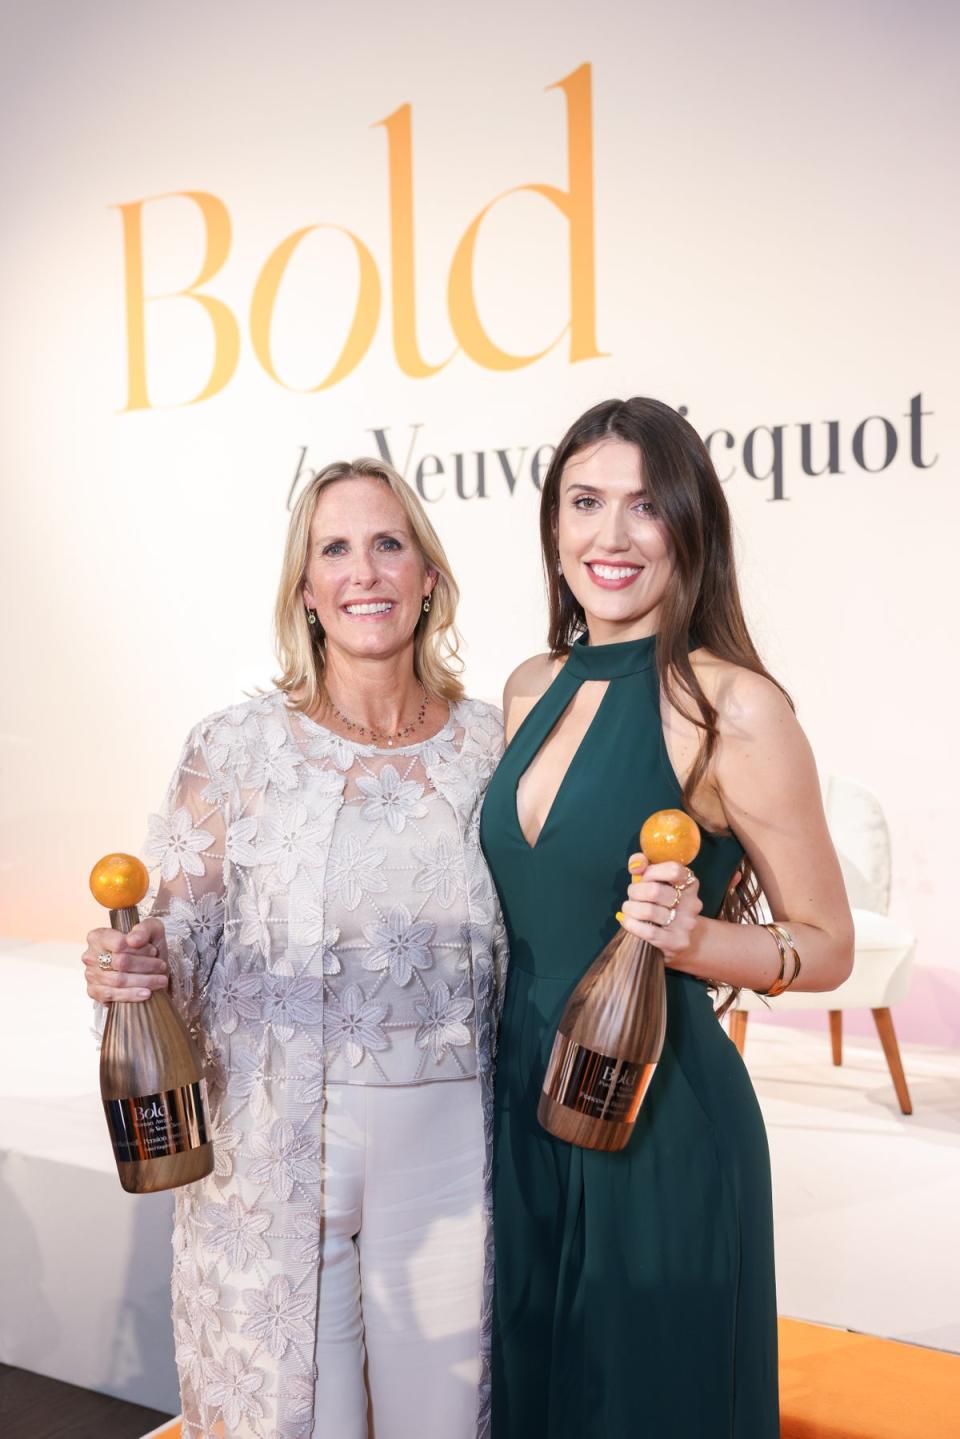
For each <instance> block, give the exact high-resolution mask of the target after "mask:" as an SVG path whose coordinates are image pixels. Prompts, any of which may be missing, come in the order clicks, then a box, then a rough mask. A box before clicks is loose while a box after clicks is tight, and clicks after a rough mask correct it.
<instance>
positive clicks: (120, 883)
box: [90, 854, 150, 909]
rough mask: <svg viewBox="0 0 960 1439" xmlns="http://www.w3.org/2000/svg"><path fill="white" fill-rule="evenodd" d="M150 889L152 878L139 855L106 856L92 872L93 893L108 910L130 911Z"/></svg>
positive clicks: (91, 887) (91, 888)
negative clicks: (138, 857)
mask: <svg viewBox="0 0 960 1439" xmlns="http://www.w3.org/2000/svg"><path fill="white" fill-rule="evenodd" d="M149 888H150V878H149V875H148V874H147V871H146V869H145V867H144V866H143V865H142V864H141V863H140V861H139V860H138V859H137V857H136V855H132V854H105V855H104V856H103V859H100V860H98V861H97V863H96V864H95V865H94V866H93V869H92V870H91V871H90V893H91V894H92V895H93V897H94V899H95V900H96V901H97V903H98V904H102V905H104V906H105V907H106V908H107V909H131V908H132V907H133V906H134V905H135V904H139V903H140V901H141V900H142V899H143V896H144V895H145V894H146V892H147V890H148V889H149Z"/></svg>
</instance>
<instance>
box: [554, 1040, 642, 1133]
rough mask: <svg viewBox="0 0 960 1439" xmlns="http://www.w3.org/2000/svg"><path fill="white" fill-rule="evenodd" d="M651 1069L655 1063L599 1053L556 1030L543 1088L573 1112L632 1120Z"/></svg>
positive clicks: (598, 1117)
mask: <svg viewBox="0 0 960 1439" xmlns="http://www.w3.org/2000/svg"><path fill="white" fill-rule="evenodd" d="M655 1069H656V1065H655V1064H639V1063H637V1061H636V1060H632V1059H618V1058H617V1057H616V1056H615V1055H611V1054H600V1053H599V1052H598V1051H597V1050H595V1049H587V1047H586V1045H583V1044H578V1043H577V1041H576V1040H575V1039H570V1038H568V1036H567V1035H565V1034H560V1033H559V1032H558V1033H557V1035H556V1037H555V1039H554V1041H553V1049H552V1050H551V1052H550V1062H549V1064H548V1065H547V1072H546V1075H545V1076H544V1081H543V1092H544V1094H546V1095H547V1096H548V1097H549V1098H550V1099H552V1100H554V1101H555V1102H556V1103H557V1104H563V1105H565V1106H566V1107H567V1109H572V1110H574V1111H575V1112H576V1113H577V1114H583V1115H587V1116H588V1117H589V1118H591V1119H607V1120H610V1121H611V1122H612V1123H616V1124H624V1123H625V1124H632V1123H633V1122H634V1120H635V1119H636V1117H637V1113H638V1111H639V1109H640V1105H641V1103H642V1102H643V1096H644V1094H645V1093H646V1089H647V1085H648V1084H649V1083H650V1080H651V1079H652V1077H653V1071H654V1070H655Z"/></svg>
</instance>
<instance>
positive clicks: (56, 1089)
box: [0, 941, 960, 1411]
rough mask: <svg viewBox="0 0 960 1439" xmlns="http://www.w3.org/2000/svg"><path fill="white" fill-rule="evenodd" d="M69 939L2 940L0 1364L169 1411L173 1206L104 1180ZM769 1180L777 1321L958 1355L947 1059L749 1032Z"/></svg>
mask: <svg viewBox="0 0 960 1439" xmlns="http://www.w3.org/2000/svg"><path fill="white" fill-rule="evenodd" d="M77 953H78V951H77V949H76V947H74V946H70V945H62V944H35V945H30V944H15V943H12V942H10V941H0V1233H2V1234H3V1248H4V1276H3V1284H2V1286H0V1362H3V1363H7V1364H15V1365H19V1366H21V1367H23V1368H25V1369H32V1370H35V1371H37V1372H39V1373H42V1374H49V1375H50V1376H52V1377H53V1378H57V1379H64V1380H67V1381H69V1382H71V1383H74V1384H81V1385H83V1386H84V1387H86V1388H92V1389H99V1390H102V1391H103V1392H105V1393H108V1394H115V1395H117V1396H118V1397H119V1398H123V1399H130V1400H132V1401H134V1402H136V1403H140V1404H146V1405H149V1406H150V1407H152V1408H156V1409H161V1410H168V1411H173V1410H175V1409H176V1408H178V1407H179V1401H178V1398H177V1392H176V1376H175V1371H174V1367H173V1345H172V1336H171V1333H170V1318H169V1311H170V1300H169V1282H168V1280H169V1272H170V1249H169V1234H170V1197H169V1196H168V1195H150V1196H145V1197H142V1198H136V1199H135V1198H133V1197H131V1196H130V1195H126V1194H124V1193H123V1191H122V1190H121V1189H120V1186H119V1184H118V1183H117V1179H116V1171H115V1169H114V1164H113V1158H112V1155H111V1152H110V1147H109V1144H108V1142H107V1136H106V1127H105V1124H104V1119H103V1112H102V1109H101V1107H100V1100H99V1092H98V1085H97V1056H96V1052H95V1049H94V1046H93V1041H92V1038H91V1034H90V1018H91V1013H90V1006H89V1004H88V1002H87V1000H86V997H85V995H84V992H83V986H82V981H81V976H80V966H79V962H78V958H77ZM746 1058H747V1064H748V1067H749V1069H750V1072H751V1074H752V1076H753V1079H754V1083H755V1085H756V1087H757V1092H758V1094H759V1096H760V1102H761V1105H762V1107H763V1111H764V1115H765V1118H766V1121H767V1126H768V1131H769V1136H770V1149H771V1155H772V1159H773V1171H774V1207H775V1213H776V1227H777V1265H778V1291H779V1304H780V1310H781V1312H782V1313H784V1314H788V1315H791V1316H794V1317H796V1318H800V1319H812V1320H818V1321H821V1322H824V1323H829V1324H835V1325H839V1326H841V1327H845V1328H850V1329H856V1330H860V1331H863V1332H866V1333H873V1334H881V1335H884V1336H886V1337H891V1338H898V1339H906V1340H910V1341H913V1342H916V1343H921V1344H929V1345H933V1346H934V1347H938V1348H943V1349H951V1350H955V1351H958V1352H960V1304H958V1301H957V1295H958V1294H960V1244H958V1242H957V1237H956V1227H957V1225H956V1216H957V1215H958V1214H960V1054H957V1053H955V1052H946V1051H940V1050H933V1049H925V1048H911V1047H909V1046H907V1047H905V1048H904V1051H903V1058H904V1067H905V1069H906V1073H907V1080H908V1083H909V1085H910V1089H911V1092H912V1095H913V1101H914V1109H915V1113H914V1115H913V1116H912V1117H911V1118H904V1117H903V1116H902V1115H901V1114H900V1113H899V1110H898V1109H897V1105H896V1100H895V1098H894V1094H893V1088H892V1085H891V1084H890V1079H889V1076H888V1074H887V1071H886V1067H885V1065H884V1061H883V1056H882V1054H881V1051H880V1047H879V1044H874V1043H870V1042H868V1041H866V1040H856V1041H851V1042H849V1043H848V1044H847V1045H846V1046H845V1063H844V1066H843V1068H842V1069H835V1068H834V1067H833V1065H832V1064H831V1062H830V1049H829V1041H828V1038H827V1034H826V1020H824V1033H823V1035H822V1036H817V1035H813V1034H811V1033H810V1032H809V1031H801V1030H793V1029H787V1028H784V1027H780V1026H773V1025H770V1024H766V1023H752V1024H751V1028H750V1032H749V1034H748V1037H747V1048H746Z"/></svg>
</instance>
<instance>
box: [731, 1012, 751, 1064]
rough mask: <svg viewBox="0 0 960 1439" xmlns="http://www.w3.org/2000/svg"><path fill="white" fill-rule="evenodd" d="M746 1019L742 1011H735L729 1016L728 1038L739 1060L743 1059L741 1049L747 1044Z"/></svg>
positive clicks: (746, 1015)
mask: <svg viewBox="0 0 960 1439" xmlns="http://www.w3.org/2000/svg"><path fill="white" fill-rule="evenodd" d="M748 1018H749V1015H748V1014H747V1012H746V1010H744V1009H735V1010H734V1011H733V1013H732V1014H731V1015H730V1038H731V1039H732V1040H733V1043H734V1047H735V1048H736V1051H737V1053H738V1054H739V1055H740V1057H741V1059H742V1058H743V1047H744V1045H745V1044H746V1042H747V1020H748Z"/></svg>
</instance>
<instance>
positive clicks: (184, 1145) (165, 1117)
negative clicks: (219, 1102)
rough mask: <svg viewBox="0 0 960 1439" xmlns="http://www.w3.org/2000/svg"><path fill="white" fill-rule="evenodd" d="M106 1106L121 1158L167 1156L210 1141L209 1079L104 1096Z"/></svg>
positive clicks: (115, 1152)
mask: <svg viewBox="0 0 960 1439" xmlns="http://www.w3.org/2000/svg"><path fill="white" fill-rule="evenodd" d="M103 1107H104V1110H105V1111H106V1115H107V1126H108V1128H109V1130H110V1138H111V1139H112V1140H113V1152H114V1154H115V1155H116V1156H117V1159H118V1161H121V1162H124V1163H128V1162H129V1161H131V1160H138V1159H164V1158H166V1157H167V1156H168V1155H171V1154H182V1153H183V1152H184V1150H187V1149H199V1148H200V1146H201V1145H202V1144H207V1143H208V1142H209V1139H210V1135H209V1132H208V1129H207V1082H206V1080H205V1079H200V1080H198V1081H197V1082H196V1083H194V1084H182V1085H180V1086H179V1088H177V1089H167V1090H164V1091H163V1092H162V1093H160V1094H143V1095H138V1096H135V1097H133V1098H131V1099H105V1100H104V1101H103Z"/></svg>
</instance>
